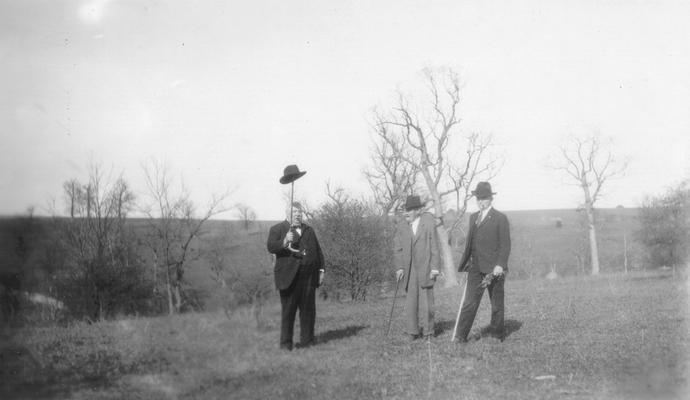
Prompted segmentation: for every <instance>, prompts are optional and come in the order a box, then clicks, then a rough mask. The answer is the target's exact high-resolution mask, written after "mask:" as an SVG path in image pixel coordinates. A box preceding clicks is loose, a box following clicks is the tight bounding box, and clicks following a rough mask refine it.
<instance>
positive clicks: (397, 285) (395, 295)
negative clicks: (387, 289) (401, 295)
mask: <svg viewBox="0 0 690 400" xmlns="http://www.w3.org/2000/svg"><path fill="white" fill-rule="evenodd" d="M401 280H402V279H398V283H396V284H395V294H394V295H393V305H392V306H391V313H390V316H388V327H386V336H388V333H389V332H390V331H391V320H392V319H393V309H394V308H395V299H397V298H398V288H400V281H401Z"/></svg>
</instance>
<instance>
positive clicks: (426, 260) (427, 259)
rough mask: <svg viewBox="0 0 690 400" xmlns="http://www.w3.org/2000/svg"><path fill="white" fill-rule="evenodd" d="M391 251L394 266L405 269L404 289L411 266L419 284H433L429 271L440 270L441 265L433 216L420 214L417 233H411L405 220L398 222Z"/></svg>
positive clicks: (408, 278) (407, 282) (408, 280)
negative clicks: (393, 246) (392, 250)
mask: <svg viewBox="0 0 690 400" xmlns="http://www.w3.org/2000/svg"><path fill="white" fill-rule="evenodd" d="M393 253H394V256H395V267H396V268H402V269H403V270H404V271H405V289H407V287H408V285H409V283H410V269H411V268H414V269H415V271H416V272H417V276H418V277H419V279H418V280H419V285H420V286H422V285H424V286H433V284H434V281H432V280H430V279H429V273H430V272H431V270H432V269H436V270H438V271H440V267H441V265H440V264H441V257H440V256H439V250H438V239H437V237H436V224H435V221H434V217H433V216H432V215H431V214H429V213H423V214H421V215H420V216H419V225H418V226H417V234H413V233H412V227H411V226H410V224H408V223H407V222H406V221H402V222H401V223H399V224H398V229H397V232H396V236H395V248H394V252H393Z"/></svg>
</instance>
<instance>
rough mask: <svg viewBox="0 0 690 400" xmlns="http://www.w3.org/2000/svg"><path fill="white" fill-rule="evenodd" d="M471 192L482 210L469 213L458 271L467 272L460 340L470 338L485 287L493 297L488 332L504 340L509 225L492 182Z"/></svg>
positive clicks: (479, 184)
mask: <svg viewBox="0 0 690 400" xmlns="http://www.w3.org/2000/svg"><path fill="white" fill-rule="evenodd" d="M472 194H473V195H474V196H475V197H476V198H477V206H478V208H479V211H477V212H476V213H474V214H472V215H470V228H469V233H468V234H467V239H466V241H465V252H464V254H463V255H462V259H461V260H460V266H459V267H458V271H460V272H467V286H466V289H465V298H464V299H463V303H462V304H463V306H462V309H461V310H460V321H459V326H458V337H459V340H460V341H461V342H466V341H467V339H468V337H467V336H468V334H469V332H470V329H471V328H472V323H473V322H474V317H475V316H476V314H477V308H478V307H479V303H480V302H481V300H482V295H483V294H484V288H486V289H487V290H488V291H489V299H490V300H491V324H490V325H489V329H488V331H489V333H490V334H491V336H493V337H495V338H497V339H499V340H501V341H503V339H504V337H505V330H504V304H503V284H504V281H505V275H506V273H507V272H508V256H509V255H510V225H509V223H508V218H507V217H506V216H505V214H503V213H501V212H499V211H498V210H496V209H495V208H493V207H492V205H491V202H492V201H493V196H494V195H495V194H496V193H494V192H492V191H491V184H490V183H489V182H479V183H477V188H476V189H475V190H474V191H472Z"/></svg>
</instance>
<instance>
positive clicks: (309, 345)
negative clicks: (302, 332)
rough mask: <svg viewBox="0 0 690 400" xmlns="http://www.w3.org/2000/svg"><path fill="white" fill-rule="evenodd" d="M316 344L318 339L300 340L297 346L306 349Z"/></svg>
mask: <svg viewBox="0 0 690 400" xmlns="http://www.w3.org/2000/svg"><path fill="white" fill-rule="evenodd" d="M315 344H316V340H315V339H312V340H310V341H308V342H300V343H298V344H297V346H295V347H297V348H298V349H306V348H307V347H311V346H314V345H315Z"/></svg>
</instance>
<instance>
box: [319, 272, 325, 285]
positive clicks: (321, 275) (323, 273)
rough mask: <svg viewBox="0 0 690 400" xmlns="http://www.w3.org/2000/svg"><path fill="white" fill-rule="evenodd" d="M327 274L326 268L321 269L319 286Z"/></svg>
mask: <svg viewBox="0 0 690 400" xmlns="http://www.w3.org/2000/svg"><path fill="white" fill-rule="evenodd" d="M324 275H326V272H325V271H324V270H322V269H321V270H319V286H321V284H322V283H323V277H324Z"/></svg>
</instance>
